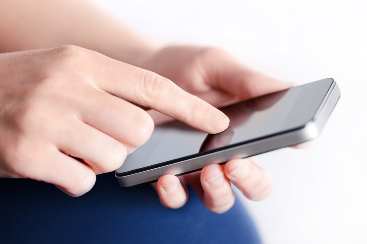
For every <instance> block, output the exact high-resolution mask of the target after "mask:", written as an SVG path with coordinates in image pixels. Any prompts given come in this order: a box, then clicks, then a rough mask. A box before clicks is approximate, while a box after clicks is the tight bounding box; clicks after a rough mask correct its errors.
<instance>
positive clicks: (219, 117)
mask: <svg viewBox="0 0 367 244" xmlns="http://www.w3.org/2000/svg"><path fill="white" fill-rule="evenodd" d="M213 109H215V110H216V111H213V113H212V115H211V116H210V121H209V122H210V124H211V126H210V127H211V128H210V131H209V133H211V134H217V133H220V132H222V131H224V130H226V129H227V128H228V126H229V122H230V120H229V118H228V116H227V115H225V113H223V112H222V111H220V110H219V109H217V108H214V107H213Z"/></svg>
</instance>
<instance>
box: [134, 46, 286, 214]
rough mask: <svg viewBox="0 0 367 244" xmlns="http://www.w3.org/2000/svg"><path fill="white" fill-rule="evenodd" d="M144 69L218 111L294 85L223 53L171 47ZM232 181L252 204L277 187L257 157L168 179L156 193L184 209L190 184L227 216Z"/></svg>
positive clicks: (169, 204) (211, 207)
mask: <svg viewBox="0 0 367 244" xmlns="http://www.w3.org/2000/svg"><path fill="white" fill-rule="evenodd" d="M140 66H142V67H144V68H146V69H148V70H152V71H154V72H157V73H158V74H160V75H163V76H165V77H167V78H169V79H171V80H172V81H173V82H175V83H176V84H178V85H179V86H180V87H182V88H183V89H185V90H186V91H188V92H190V93H191V94H194V95H196V96H198V97H200V98H202V99H204V100H205V101H207V102H209V103H211V104H212V105H214V106H216V107H221V106H225V105H228V104H232V103H236V102H239V101H242V100H246V99H250V98H253V97H257V96H260V95H263V94H267V93H271V92H275V91H279V90H283V89H287V88H289V87H291V86H292V84H291V83H288V82H283V81H280V80H277V79H274V78H271V77H269V76H266V75H264V74H262V73H260V72H257V71H254V70H252V69H250V68H248V67H246V66H244V65H242V64H240V63H239V62H238V61H236V60H234V59H233V58H232V57H230V56H229V55H228V54H226V53H225V52H224V51H222V50H220V49H217V48H202V47H168V48H165V49H162V50H160V51H158V52H156V53H152V54H150V55H148V56H146V57H145V59H142V62H141V63H140ZM151 114H152V117H154V118H155V119H156V120H157V121H158V120H161V121H162V120H164V119H162V117H159V115H158V116H157V113H155V112H151ZM230 182H232V183H233V184H235V185H236V186H237V187H238V188H239V189H240V190H241V191H242V193H243V194H244V195H245V196H246V197H247V198H249V199H251V200H261V199H264V198H265V197H267V196H268V195H269V194H270V193H271V191H272V188H273V180H272V177H271V175H270V174H269V173H268V172H266V171H265V170H264V169H262V168H261V167H260V166H258V164H257V163H256V161H255V160H254V159H252V158H249V159H235V160H230V161H228V162H227V163H226V164H225V165H218V164H212V165H209V166H206V167H205V168H204V169H203V170H202V171H201V172H197V173H193V174H188V175H185V176H183V177H180V178H177V177H176V176H173V175H164V176H162V177H161V178H160V179H159V181H158V183H157V186H156V188H157V191H158V194H159V196H160V199H161V202H162V203H163V204H164V205H165V206H167V207H170V208H178V207H180V206H182V205H184V204H185V202H186V200H187V191H186V190H185V187H186V186H185V184H186V183H189V184H191V185H192V186H193V188H194V189H195V190H196V192H197V193H198V194H199V196H200V197H201V198H202V200H203V202H204V204H205V206H206V207H207V208H208V209H209V210H211V211H213V212H216V213H222V212H225V211H227V210H228V209H229V208H230V207H231V206H232V205H233V203H234V199H235V198H234V194H233V191H232V188H231V184H230Z"/></svg>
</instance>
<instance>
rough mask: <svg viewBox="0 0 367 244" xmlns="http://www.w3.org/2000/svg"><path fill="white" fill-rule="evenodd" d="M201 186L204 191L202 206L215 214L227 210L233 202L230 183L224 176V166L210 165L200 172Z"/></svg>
mask: <svg viewBox="0 0 367 244" xmlns="http://www.w3.org/2000/svg"><path fill="white" fill-rule="evenodd" d="M201 184H202V186H203V189H204V199H203V201H204V204H205V206H206V207H207V208H208V209H209V210H210V211H213V212H215V213H224V212H226V211H227V210H229V209H230V208H231V207H232V206H233V204H234V201H235V197H234V194H233V191H232V187H231V183H230V181H229V180H228V178H227V177H226V176H225V175H224V166H222V165H219V164H211V165H208V166H206V167H204V168H203V170H202V171H201Z"/></svg>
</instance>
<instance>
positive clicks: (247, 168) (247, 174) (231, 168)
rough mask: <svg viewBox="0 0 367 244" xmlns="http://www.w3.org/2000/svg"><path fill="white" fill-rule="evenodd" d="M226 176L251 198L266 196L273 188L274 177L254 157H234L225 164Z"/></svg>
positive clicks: (255, 199) (256, 198) (259, 198)
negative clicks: (257, 163) (253, 159)
mask: <svg viewBox="0 0 367 244" xmlns="http://www.w3.org/2000/svg"><path fill="white" fill-rule="evenodd" d="M225 174H226V176H227V177H228V178H229V179H230V180H231V181H232V182H233V184H235V185H236V186H237V187H238V188H239V189H240V190H241V191H242V193H243V194H244V195H245V196H246V197H247V198H248V199H251V200H254V201H258V200H262V199H264V198H266V197H267V196H268V195H269V194H270V193H271V191H272V189H273V178H272V176H271V175H270V174H269V173H268V172H266V171H265V170H264V169H262V168H260V167H259V166H257V165H256V164H255V163H253V162H252V159H233V160H230V161H228V162H227V163H226V165H225Z"/></svg>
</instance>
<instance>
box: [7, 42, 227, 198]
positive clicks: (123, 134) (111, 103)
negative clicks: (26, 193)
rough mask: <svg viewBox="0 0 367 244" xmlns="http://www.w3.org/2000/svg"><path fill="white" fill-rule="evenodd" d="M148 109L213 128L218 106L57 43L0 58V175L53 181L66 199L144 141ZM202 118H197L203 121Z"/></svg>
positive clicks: (218, 127) (218, 124)
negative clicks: (41, 48) (49, 46)
mask: <svg viewBox="0 0 367 244" xmlns="http://www.w3.org/2000/svg"><path fill="white" fill-rule="evenodd" d="M141 107H144V108H152V109H155V110H157V111H160V112H162V113H164V114H167V115H169V116H171V117H174V118H176V119H179V120H181V121H183V122H184V123H187V124H188V125H190V126H193V127H195V128H197V129H200V130H203V131H206V132H209V133H218V132H220V131H222V130H224V129H226V128H227V126H228V122H229V121H228V118H227V117H226V116H225V115H224V114H223V113H222V112H220V111H219V110H217V109H216V108H214V107H213V106H211V105H209V104H208V103H206V102H204V101H202V100H200V99H199V98H197V97H195V96H192V95H190V94H188V93H187V92H185V91H183V90H182V89H180V88H179V87H178V86H176V85H175V84H174V83H172V82H171V81H170V80H168V79H166V78H163V77H161V76H159V75H157V74H155V73H153V72H150V71H147V70H143V69H141V68H137V67H134V66H131V65H128V64H125V63H122V62H119V61H116V60H114V59H110V58H108V57H106V56H103V55H101V54H99V53H97V52H93V51H90V50H86V49H82V48H78V47H74V46H64V47H59V48H54V49H45V50H36V51H28V52H18V53H7V54H1V55H0V108H1V110H0V133H1V137H0V176H1V177H14V178H19V177H21V178H31V179H36V180H41V181H45V182H48V183H52V184H55V185H56V186H58V187H59V188H60V189H62V190H63V191H65V192H66V193H68V194H70V195H72V196H79V195H81V194H84V193H85V192H87V191H89V190H90V189H91V187H93V185H94V182H95V179H96V177H95V175H96V174H100V173H104V172H109V171H113V170H115V169H117V168H118V167H120V166H121V164H122V163H123V161H124V159H125V157H126V154H127V153H129V152H131V151H133V150H134V149H136V148H137V147H139V146H140V145H142V144H143V143H144V142H146V140H147V139H148V138H149V136H150V134H151V132H152V130H153V127H154V123H153V121H152V119H151V117H150V116H149V115H148V114H147V113H146V111H145V110H144V109H142V108H141ZM203 121H204V122H203Z"/></svg>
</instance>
